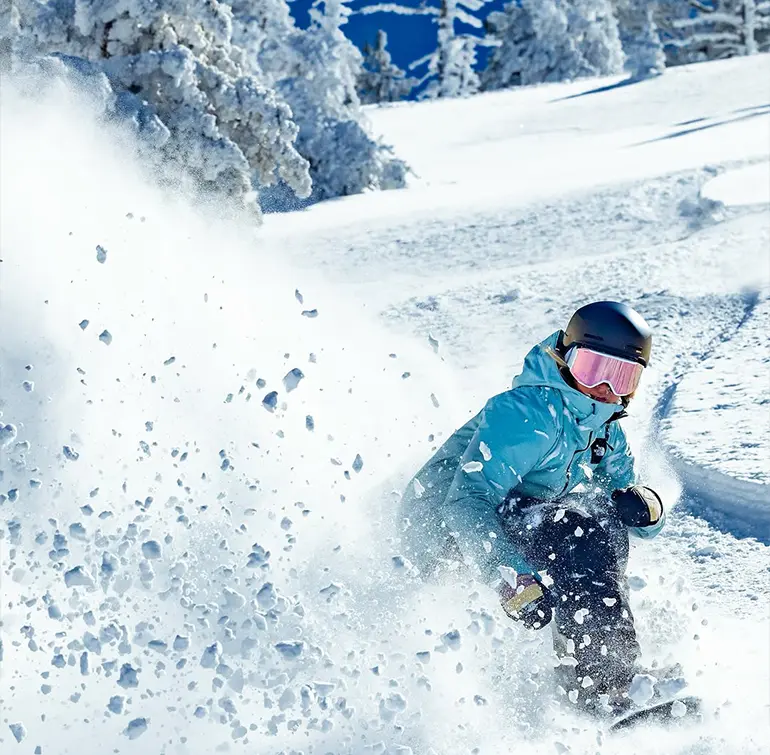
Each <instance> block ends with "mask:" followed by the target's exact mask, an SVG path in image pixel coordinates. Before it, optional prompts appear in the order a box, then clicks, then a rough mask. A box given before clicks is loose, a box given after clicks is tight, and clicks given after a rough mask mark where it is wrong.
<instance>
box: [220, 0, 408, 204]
mask: <svg viewBox="0 0 770 755" xmlns="http://www.w3.org/2000/svg"><path fill="white" fill-rule="evenodd" d="M255 1H256V0H255ZM259 1H260V2H261V0H259ZM270 2H271V3H275V2H277V0H270ZM249 5H250V3H248V2H246V0H243V2H240V3H239V5H238V6H236V9H235V10H236V13H235V21H236V23H237V24H238V23H240V19H241V13H242V11H243V10H244V9H245V8H246V7H247V6H249ZM349 15H350V9H349V8H348V7H347V0H315V2H314V3H313V5H312V7H311V9H310V24H309V26H308V28H307V29H305V30H300V29H297V28H296V27H294V25H293V22H291V24H290V26H289V27H287V28H286V29H285V31H284V32H282V33H281V34H280V35H269V38H267V39H264V38H258V37H254V41H253V42H251V41H247V40H245V39H244V40H243V42H242V44H243V45H244V46H245V47H246V48H247V50H248V51H249V57H250V59H252V60H253V61H254V65H255V66H257V67H258V68H259V69H260V70H261V71H262V72H263V73H264V74H265V75H266V76H267V78H268V81H270V83H271V84H272V86H274V87H275V89H276V90H277V91H278V92H279V93H280V95H281V96H282V97H283V99H284V100H285V101H286V102H287V103H288V104H289V105H290V107H291V110H292V113H293V116H294V120H295V121H296V123H297V124H298V126H299V134H298V136H297V142H296V147H297V150H298V151H299V153H300V154H301V155H302V156H303V157H305V158H306V159H307V160H308V162H309V164H310V175H311V178H312V181H313V189H312V195H311V199H312V200H313V201H317V200H321V199H327V198H329V197H337V196H344V195H348V194H356V193H359V192H361V191H364V190H366V189H378V188H379V189H391V188H398V187H401V186H403V185H404V183H405V179H406V174H407V166H406V164H405V163H404V162H403V161H401V160H398V159H397V158H395V157H393V155H392V152H391V150H390V149H389V148H388V147H386V146H385V145H383V144H382V143H381V142H380V141H379V140H378V139H376V138H374V137H373V135H372V134H371V132H370V129H369V126H368V123H367V121H366V119H365V116H364V114H363V112H362V110H361V102H360V100H359V98H358V93H357V91H356V80H357V78H358V74H359V72H360V69H361V60H362V57H361V53H360V52H359V51H358V49H357V48H356V47H355V45H354V44H353V43H352V42H351V41H350V40H349V39H348V38H347V37H346V36H345V34H344V33H343V31H342V27H343V26H344V24H345V23H347V19H348V16H349ZM264 195H265V197H266V201H267V202H269V206H270V207H272V208H276V209H278V208H290V207H293V206H296V205H297V202H296V200H295V199H294V198H293V196H292V195H291V193H290V192H288V191H286V190H285V187H283V186H278V187H277V188H276V189H271V190H270V191H268V192H264Z"/></svg>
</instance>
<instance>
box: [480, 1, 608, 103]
mask: <svg viewBox="0 0 770 755" xmlns="http://www.w3.org/2000/svg"><path fill="white" fill-rule="evenodd" d="M487 27H488V30H489V33H490V34H491V35H493V36H494V37H496V38H497V39H498V40H499V42H500V46H499V47H498V48H497V49H496V50H495V52H494V53H493V54H492V56H491V57H490V60H489V64H488V65H487V68H486V69H485V70H484V72H483V73H482V77H481V79H482V88H483V89H501V88H504V87H509V86H517V85H526V84H539V83H542V82H552V81H565V80H570V79H575V78H579V77H581V76H603V75H609V74H613V73H619V72H620V71H621V70H622V66H623V51H622V47H621V43H620V36H619V33H618V25H617V19H616V18H615V15H614V13H613V10H612V6H611V5H610V3H609V0H516V2H512V3H510V4H509V5H507V6H505V8H504V10H503V11H502V12H499V13H491V14H490V16H489V18H488V19H487Z"/></svg>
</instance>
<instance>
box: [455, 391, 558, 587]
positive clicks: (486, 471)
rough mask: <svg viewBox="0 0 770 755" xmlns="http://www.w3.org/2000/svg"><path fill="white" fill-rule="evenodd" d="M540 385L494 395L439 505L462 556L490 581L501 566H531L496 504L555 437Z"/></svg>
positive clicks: (526, 568) (518, 568)
mask: <svg viewBox="0 0 770 755" xmlns="http://www.w3.org/2000/svg"><path fill="white" fill-rule="evenodd" d="M542 390H543V389H541V388H536V387H522V388H517V389H515V390H512V391H508V392H507V393H501V394H500V395H498V396H495V397H494V398H492V399H490V401H489V402H488V403H487V405H486V406H485V407H484V409H483V411H482V415H481V419H480V423H479V426H478V428H477V430H476V432H475V433H474V435H473V437H472V438H471V440H470V443H469V444H468V446H467V448H466V450H465V453H464V454H463V456H462V459H461V460H460V465H459V467H458V469H457V472H456V474H455V477H454V480H453V481H452V484H451V486H450V488H449V492H448V494H447V496H446V498H445V499H444V502H443V504H442V506H441V515H442V517H443V522H444V524H445V526H446V527H447V529H448V532H449V533H452V535H453V537H454V539H455V540H456V541H457V544H458V546H459V548H460V551H461V552H462V554H463V557H464V558H465V560H466V561H467V562H471V563H472V564H474V565H475V566H476V567H478V569H479V571H480V572H481V575H482V578H483V579H485V580H486V581H488V582H491V581H493V580H494V579H495V578H497V577H499V574H498V571H497V567H498V566H499V565H505V566H509V567H512V568H514V569H515V570H516V571H517V572H530V571H532V570H531V568H530V567H529V566H527V564H526V563H525V561H524V560H523V558H522V557H521V555H520V554H518V553H517V552H516V549H515V548H514V546H513V544H512V543H511V542H510V540H509V538H508V537H507V535H506V534H505V532H504V530H503V528H502V525H501V520H500V516H499V514H498V513H497V509H498V507H499V505H500V504H501V503H502V502H503V501H504V500H505V497H506V496H507V495H508V492H509V491H510V490H511V489H512V488H515V487H516V486H518V485H519V483H520V482H521V480H522V478H523V477H524V476H525V475H526V474H527V472H529V471H530V470H531V469H532V468H533V467H534V466H535V465H536V464H537V463H538V461H539V460H540V459H541V458H543V456H544V455H545V454H546V453H547V452H548V450H549V449H550V448H551V447H552V446H553V445H554V443H555V441H556V440H557V428H556V425H555V420H554V418H553V417H552V416H551V413H550V412H549V411H548V408H547V404H546V402H545V400H544V397H543V395H542V393H541V391H542Z"/></svg>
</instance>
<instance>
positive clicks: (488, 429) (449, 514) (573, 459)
mask: <svg viewBox="0 0 770 755" xmlns="http://www.w3.org/2000/svg"><path fill="white" fill-rule="evenodd" d="M557 339H558V333H554V334H553V335H551V336H550V337H549V338H547V339H546V340H545V341H543V342H542V343H541V344H538V345H537V346H535V347H534V348H533V349H532V350H531V351H530V352H529V354H528V355H527V357H526V359H525V360H524V367H523V369H522V372H521V374H520V375H518V376H517V377H516V378H514V380H513V387H512V389H511V390H509V391H506V392H505V393H500V394H498V395H497V396H494V397H493V398H491V399H490V400H489V401H488V402H487V404H486V406H485V407H484V408H483V410H482V411H481V412H479V414H477V415H476V416H475V417H474V418H473V419H471V420H470V421H469V422H468V423H466V424H465V425H464V426H463V427H461V428H460V429H459V430H457V431H456V432H455V433H453V434H452V436H451V437H450V438H449V439H448V440H447V441H446V443H444V445H443V446H441V448H439V450H438V451H437V452H436V454H435V455H434V456H433V458H431V459H430V461H429V462H428V463H427V464H426V465H425V466H424V467H423V468H422V469H421V470H420V471H419V472H418V473H417V475H416V476H415V477H414V479H413V480H412V481H411V483H410V485H409V486H408V487H407V490H406V492H405V494H404V496H403V499H402V511H403V515H404V519H405V524H406V529H405V536H404V546H405V551H406V552H407V554H408V556H409V557H410V559H411V560H413V561H415V562H416V563H417V565H418V566H424V565H426V564H427V563H429V562H430V561H431V560H432V559H433V558H435V557H436V556H439V555H440V554H441V549H442V548H443V546H444V544H445V543H446V539H447V537H446V536H447V535H448V534H451V535H452V536H453V538H454V539H455V541H456V542H457V545H458V546H459V548H460V551H461V553H462V556H463V559H464V560H465V561H466V562H468V563H472V564H475V566H476V567H477V568H478V569H479V570H480V572H481V575H482V578H484V579H486V580H488V581H492V580H494V579H496V578H497V577H498V576H499V574H498V569H497V567H498V566H499V565H505V566H510V567H512V568H514V569H516V571H519V572H521V571H530V569H529V567H527V565H526V563H525V562H524V561H523V559H522V557H521V556H520V555H519V554H518V553H517V552H516V548H515V544H514V543H512V542H511V541H510V540H509V538H508V537H507V536H506V534H505V532H504V530H503V527H502V520H501V517H500V514H498V508H499V507H500V504H501V503H503V502H504V501H505V500H509V499H510V498H511V497H522V498H524V497H526V498H534V499H538V500H542V501H551V500H555V499H558V498H561V497H562V496H565V495H567V494H568V493H570V492H571V491H574V490H575V488H576V487H577V486H578V485H583V486H584V488H585V489H586V490H587V491H588V492H589V493H591V492H593V493H594V494H595V495H596V496H597V500H598V501H602V500H603V501H605V502H606V503H605V505H606V506H607V507H610V506H612V505H613V504H612V502H611V501H610V500H609V494H610V493H611V492H612V491H613V490H615V489H617V488H625V487H628V486H629V485H632V484H634V482H635V472H634V458H633V456H632V454H631V451H630V449H629V447H628V443H627V440H626V435H625V433H624V432H623V429H622V428H621V427H620V424H619V423H618V422H617V419H618V418H619V414H620V413H621V412H622V410H623V407H622V406H621V405H620V404H605V403H601V402H598V401H594V400H593V399H591V398H590V397H589V396H586V395H585V394H583V393H580V391H577V390H575V389H574V388H571V387H570V386H569V385H568V384H567V383H566V382H565V381H564V379H563V378H562V376H561V373H560V371H559V364H558V363H557V362H556V360H555V359H554V357H553V355H552V354H553V349H554V347H555V346H556V342H557ZM598 438H603V439H606V441H607V451H606V453H605V455H604V457H603V458H602V459H601V460H600V461H598V462H597V463H594V462H593V461H592V458H591V457H592V453H591V445H592V443H594V441H595V440H597V439H598ZM597 488H598V490H597ZM576 492H577V491H576ZM664 522H665V516H664V517H663V518H661V519H660V521H659V522H657V523H656V524H655V525H652V526H649V527H644V528H630V531H631V534H633V535H636V536H638V537H643V538H649V537H654V536H655V535H656V534H658V532H659V531H660V530H661V529H662V527H663V525H664Z"/></svg>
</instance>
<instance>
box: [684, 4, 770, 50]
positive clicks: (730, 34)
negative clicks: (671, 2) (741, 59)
mask: <svg viewBox="0 0 770 755" xmlns="http://www.w3.org/2000/svg"><path fill="white" fill-rule="evenodd" d="M687 2H688V4H689V6H690V7H691V8H692V11H691V13H690V15H689V17H688V18H680V19H677V20H676V21H675V22H674V24H673V25H674V27H675V28H676V29H678V30H679V31H680V32H682V33H683V34H682V37H681V38H679V39H675V40H673V42H672V44H673V45H674V46H675V47H678V48H680V55H681V56H682V58H683V60H682V62H688V61H697V60H718V59H721V58H732V57H735V56H737V55H754V54H755V53H757V52H765V51H767V50H768V49H770V2H768V0H687Z"/></svg>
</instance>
